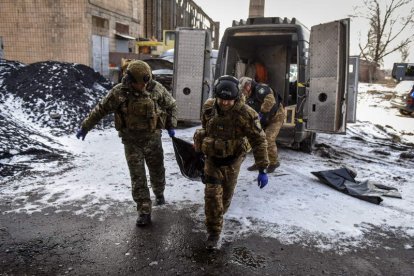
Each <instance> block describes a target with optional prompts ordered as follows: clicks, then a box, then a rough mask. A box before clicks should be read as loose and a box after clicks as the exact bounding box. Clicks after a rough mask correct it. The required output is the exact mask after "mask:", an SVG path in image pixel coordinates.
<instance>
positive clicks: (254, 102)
mask: <svg viewBox="0 0 414 276" xmlns="http://www.w3.org/2000/svg"><path fill="white" fill-rule="evenodd" d="M252 90H253V91H252V93H253V94H252V95H251V96H250V97H249V98H248V99H247V100H246V104H247V105H248V106H250V107H251V108H253V109H254V110H255V111H256V112H257V113H262V112H261V107H262V104H263V102H264V99H265V98H266V96H267V95H269V94H270V93H272V90H271V88H270V87H269V86H267V85H263V84H260V83H258V84H256V85H255V86H254V87H252ZM274 96H275V99H276V103H275V104H274V105H273V106H272V108H271V109H270V111H269V112H266V113H263V114H262V120H261V123H262V125H263V127H266V126H267V124H268V123H269V120H270V119H271V118H272V117H273V116H274V115H275V114H276V112H277V110H278V109H279V105H280V100H281V99H280V98H279V97H280V96H279V95H274Z"/></svg>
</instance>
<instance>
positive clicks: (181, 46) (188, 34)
mask: <svg viewBox="0 0 414 276" xmlns="http://www.w3.org/2000/svg"><path fill="white" fill-rule="evenodd" d="M210 53H211V35H210V32H209V31H208V30H203V29H192V28H177V30H176V37H175V45H174V80H173V93H172V96H173V97H174V98H175V100H176V101H177V108H178V120H181V121H199V120H200V118H201V109H202V105H203V103H204V102H205V101H206V100H207V99H208V97H209V92H210V83H211V81H210V78H211V73H210Z"/></svg>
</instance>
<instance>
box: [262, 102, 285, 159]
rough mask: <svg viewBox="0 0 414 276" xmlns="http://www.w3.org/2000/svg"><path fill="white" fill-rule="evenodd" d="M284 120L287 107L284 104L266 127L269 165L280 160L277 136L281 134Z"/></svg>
mask: <svg viewBox="0 0 414 276" xmlns="http://www.w3.org/2000/svg"><path fill="white" fill-rule="evenodd" d="M284 120H285V109H284V108H283V106H282V105H280V106H279V109H278V110H277V112H276V115H275V118H273V119H272V120H271V121H270V122H269V124H268V125H267V126H266V129H265V133H266V140H267V154H268V155H267V156H268V158H269V166H271V165H275V164H276V163H277V162H278V154H277V145H276V138H277V136H278V135H279V131H280V129H281V128H282V125H283V122H284Z"/></svg>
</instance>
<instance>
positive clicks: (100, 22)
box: [92, 16, 109, 29]
mask: <svg viewBox="0 0 414 276" xmlns="http://www.w3.org/2000/svg"><path fill="white" fill-rule="evenodd" d="M92 25H93V26H94V27H98V28H102V29H108V28H109V22H108V19H105V18H102V17H98V16H92Z"/></svg>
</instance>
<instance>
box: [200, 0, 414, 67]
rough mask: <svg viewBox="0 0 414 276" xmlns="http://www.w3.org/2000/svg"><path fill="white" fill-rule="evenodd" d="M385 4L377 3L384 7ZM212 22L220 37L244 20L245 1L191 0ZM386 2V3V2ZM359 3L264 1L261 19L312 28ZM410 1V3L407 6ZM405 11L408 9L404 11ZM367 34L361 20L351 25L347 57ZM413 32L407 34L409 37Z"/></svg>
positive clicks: (413, 50)
mask: <svg viewBox="0 0 414 276" xmlns="http://www.w3.org/2000/svg"><path fill="white" fill-rule="evenodd" d="M386 1H387V0H380V3H382V4H383V5H384V6H385V2H386ZM195 2H196V3H197V5H199V6H200V7H201V8H202V9H203V10H204V11H205V12H206V13H207V14H208V16H210V17H211V18H212V19H213V20H214V21H219V22H220V37H221V36H222V35H223V33H224V30H225V29H226V28H227V27H230V26H231V24H232V21H233V20H239V19H246V18H247V17H248V13H249V12H248V10H249V2H250V1H249V0H225V1H223V0H195ZM388 2H389V0H388ZM362 4H363V1H362V0H290V1H280V0H266V2H265V16H278V17H287V18H292V17H296V19H298V20H299V21H300V22H302V23H303V24H304V25H306V26H308V27H309V28H310V27H311V26H312V25H316V24H319V23H326V22H329V21H333V20H337V19H342V18H347V17H349V15H350V14H353V12H354V9H353V7H355V6H358V5H359V6H361V5H362ZM413 5H414V1H412V2H411V6H413ZM406 10H408V9H406ZM367 30H368V23H367V21H365V20H362V19H353V20H352V21H351V38H350V47H351V48H350V54H351V55H358V54H359V50H358V43H359V41H360V39H362V41H364V39H366V34H367ZM413 31H414V30H411V32H410V33H412V32H413ZM408 33H409V32H408V31H407V34H408ZM400 59H401V55H400V54H399V53H397V54H394V55H391V56H390V57H387V58H385V60H384V66H385V68H392V65H393V63H394V62H399V61H400ZM408 62H414V43H413V44H412V45H411V55H410V57H409V60H408Z"/></svg>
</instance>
